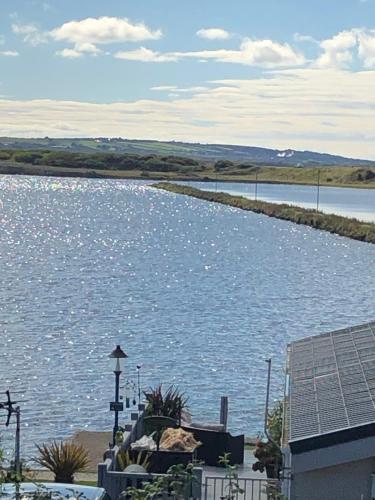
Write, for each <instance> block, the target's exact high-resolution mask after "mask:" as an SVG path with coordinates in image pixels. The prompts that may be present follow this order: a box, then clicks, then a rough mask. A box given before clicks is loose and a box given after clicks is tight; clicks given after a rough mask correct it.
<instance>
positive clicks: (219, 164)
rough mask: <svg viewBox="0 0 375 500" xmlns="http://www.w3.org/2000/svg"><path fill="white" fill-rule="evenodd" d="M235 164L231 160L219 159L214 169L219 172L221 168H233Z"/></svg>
mask: <svg viewBox="0 0 375 500" xmlns="http://www.w3.org/2000/svg"><path fill="white" fill-rule="evenodd" d="M233 166H234V163H233V162H231V161H229V160H219V161H217V162H216V163H215V166H214V169H215V170H216V172H219V171H220V170H225V169H228V168H232V167H233Z"/></svg>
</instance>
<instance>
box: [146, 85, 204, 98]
mask: <svg viewBox="0 0 375 500" xmlns="http://www.w3.org/2000/svg"><path fill="white" fill-rule="evenodd" d="M209 88H210V87H203V86H198V85H196V86H192V87H177V86H176V85H160V86H158V87H151V88H150V90H153V91H157V92H171V91H173V93H174V95H175V96H178V95H179V94H197V93H199V92H205V91H206V90H209ZM169 95H171V94H169Z"/></svg>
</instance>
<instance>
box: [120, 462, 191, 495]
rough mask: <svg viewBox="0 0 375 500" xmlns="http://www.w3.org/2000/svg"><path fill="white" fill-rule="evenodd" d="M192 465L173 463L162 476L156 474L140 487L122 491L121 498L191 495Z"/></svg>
mask: <svg viewBox="0 0 375 500" xmlns="http://www.w3.org/2000/svg"><path fill="white" fill-rule="evenodd" d="M193 469H194V465H193V464H188V465H182V464H179V465H173V466H172V467H170V468H169V469H168V472H167V474H166V475H164V476H158V477H157V478H156V479H155V480H154V481H152V482H145V483H143V485H142V488H128V489H127V490H126V491H125V492H124V493H122V495H121V497H120V498H122V499H125V498H129V499H130V498H131V499H132V500H146V499H153V498H158V497H159V496H162V495H168V496H169V497H171V498H173V499H176V500H180V499H185V498H190V497H191V494H190V493H191V488H192V485H193V483H194V481H196V479H195V477H194V474H193Z"/></svg>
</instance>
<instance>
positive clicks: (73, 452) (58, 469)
mask: <svg viewBox="0 0 375 500" xmlns="http://www.w3.org/2000/svg"><path fill="white" fill-rule="evenodd" d="M36 447H37V449H38V451H39V456H38V457H34V459H33V460H34V462H36V463H37V464H39V465H41V466H42V467H46V468H47V469H48V470H50V471H51V472H53V473H54V475H55V482H56V483H73V482H74V474H76V473H77V472H83V471H84V470H86V468H87V466H88V464H89V457H88V454H87V451H86V450H85V448H83V446H81V445H79V444H76V443H73V442H63V441H60V442H57V441H54V442H53V443H52V444H50V445H47V444H42V445H41V446H39V445H36Z"/></svg>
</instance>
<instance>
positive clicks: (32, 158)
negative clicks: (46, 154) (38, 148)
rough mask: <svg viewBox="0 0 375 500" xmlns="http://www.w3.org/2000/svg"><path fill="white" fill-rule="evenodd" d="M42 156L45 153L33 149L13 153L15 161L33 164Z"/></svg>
mask: <svg viewBox="0 0 375 500" xmlns="http://www.w3.org/2000/svg"><path fill="white" fill-rule="evenodd" d="M41 158H43V155H42V154H41V153H35V152H32V151H22V152H19V153H15V154H14V155H13V160H14V161H16V162H20V163H31V164H33V165H34V164H35V163H36V162H37V160H40V159H41Z"/></svg>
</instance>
